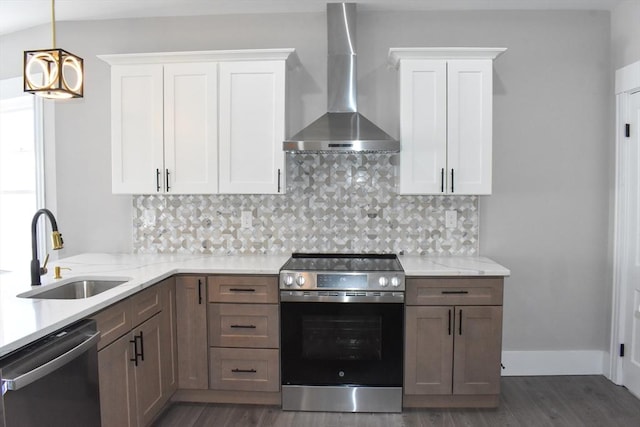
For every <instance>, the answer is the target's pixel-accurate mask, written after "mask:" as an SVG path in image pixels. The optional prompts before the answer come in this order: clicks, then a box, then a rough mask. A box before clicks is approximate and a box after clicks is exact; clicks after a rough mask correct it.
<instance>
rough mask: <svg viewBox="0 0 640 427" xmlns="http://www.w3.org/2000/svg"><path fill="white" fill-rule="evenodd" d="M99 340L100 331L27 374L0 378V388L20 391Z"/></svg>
mask: <svg viewBox="0 0 640 427" xmlns="http://www.w3.org/2000/svg"><path fill="white" fill-rule="evenodd" d="M99 340H100V331H98V332H96V333H94V334H91V335H89V336H88V337H87V338H86V339H85V340H84V341H82V342H81V343H80V344H78V345H77V346H75V347H73V348H72V349H70V350H68V351H67V352H65V353H62V354H61V355H60V356H58V357H56V358H54V359H52V360H50V361H48V362H47V363H44V364H42V365H40V366H38V367H36V368H34V369H32V370H30V371H29V372H25V373H23V374H21V375H18V376H16V377H15V378H5V377H3V378H2V383H3V384H2V388H3V389H5V387H6V389H8V390H14V391H15V390H20V389H21V388H23V387H26V386H28V385H29V384H31V383H33V382H35V381H37V380H39V379H40V378H42V377H44V376H45V375H48V374H50V373H51V372H53V371H55V370H56V369H58V368H60V367H62V366H64V365H66V364H67V363H69V362H70V361H71V360H73V359H75V358H76V357H78V356H80V355H81V354H82V353H84V352H86V351H87V350H88V349H89V348H91V347H92V346H94V345H96V344H97V343H98V341H99Z"/></svg>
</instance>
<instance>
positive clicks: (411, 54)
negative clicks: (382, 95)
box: [388, 47, 507, 68]
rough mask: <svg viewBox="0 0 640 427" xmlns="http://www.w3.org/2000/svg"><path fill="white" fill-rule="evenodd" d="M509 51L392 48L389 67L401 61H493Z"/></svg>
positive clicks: (484, 48)
mask: <svg viewBox="0 0 640 427" xmlns="http://www.w3.org/2000/svg"><path fill="white" fill-rule="evenodd" d="M506 50H507V48H506V47H392V48H390V49H389V58H388V62H389V65H390V66H392V67H394V68H397V67H398V64H399V63H400V60H401V59H491V60H494V59H496V58H497V57H498V56H500V55H501V54H502V53H503V52H505V51H506Z"/></svg>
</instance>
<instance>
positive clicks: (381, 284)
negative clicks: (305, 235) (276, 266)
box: [280, 253, 404, 291]
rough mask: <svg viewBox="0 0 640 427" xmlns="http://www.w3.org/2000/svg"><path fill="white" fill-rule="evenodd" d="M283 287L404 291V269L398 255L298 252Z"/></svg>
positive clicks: (285, 273) (286, 268) (288, 266)
mask: <svg viewBox="0 0 640 427" xmlns="http://www.w3.org/2000/svg"><path fill="white" fill-rule="evenodd" d="M280 289H302V290H311V289H325V290H326V289H332V290H337V289H340V290H367V291H402V290H404V270H403V269H402V265H401V264H400V261H399V260H398V257H397V255H395V254H336V253H327V254H323V253H294V254H293V255H292V256H291V258H289V260H288V261H287V262H286V263H285V264H284V265H283V266H282V268H281V269H280Z"/></svg>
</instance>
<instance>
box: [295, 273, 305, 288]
mask: <svg viewBox="0 0 640 427" xmlns="http://www.w3.org/2000/svg"><path fill="white" fill-rule="evenodd" d="M296 284H297V285H298V286H300V287H302V286H304V276H298V277H296Z"/></svg>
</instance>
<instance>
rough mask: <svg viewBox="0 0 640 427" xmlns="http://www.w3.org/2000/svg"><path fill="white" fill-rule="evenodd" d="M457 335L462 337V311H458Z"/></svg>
mask: <svg viewBox="0 0 640 427" xmlns="http://www.w3.org/2000/svg"><path fill="white" fill-rule="evenodd" d="M458 335H462V309H460V322H459V324H458Z"/></svg>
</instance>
